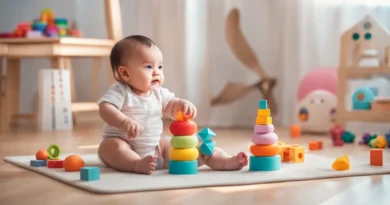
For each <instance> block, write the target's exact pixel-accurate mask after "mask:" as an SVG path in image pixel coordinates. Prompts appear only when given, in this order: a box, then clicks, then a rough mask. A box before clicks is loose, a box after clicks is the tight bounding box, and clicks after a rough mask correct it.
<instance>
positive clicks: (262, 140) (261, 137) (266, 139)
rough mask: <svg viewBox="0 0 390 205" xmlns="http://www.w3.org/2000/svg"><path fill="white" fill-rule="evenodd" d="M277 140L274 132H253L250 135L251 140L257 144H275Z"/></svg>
mask: <svg viewBox="0 0 390 205" xmlns="http://www.w3.org/2000/svg"><path fill="white" fill-rule="evenodd" d="M277 141H278V136H277V135H276V134H275V133H274V132H271V133H264V134H260V133H254V134H253V135H252V142H253V143H255V144H258V145H269V144H275V143H276V142H277Z"/></svg>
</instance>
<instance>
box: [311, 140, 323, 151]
mask: <svg viewBox="0 0 390 205" xmlns="http://www.w3.org/2000/svg"><path fill="white" fill-rule="evenodd" d="M320 149H322V142H321V141H310V142H309V150H320Z"/></svg>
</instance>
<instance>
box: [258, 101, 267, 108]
mask: <svg viewBox="0 0 390 205" xmlns="http://www.w3.org/2000/svg"><path fill="white" fill-rule="evenodd" d="M259 109H262V110H264V109H268V106H267V100H260V102H259Z"/></svg>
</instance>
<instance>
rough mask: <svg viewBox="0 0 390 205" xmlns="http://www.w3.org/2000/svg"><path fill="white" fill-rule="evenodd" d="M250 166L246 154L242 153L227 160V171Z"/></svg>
mask: <svg viewBox="0 0 390 205" xmlns="http://www.w3.org/2000/svg"><path fill="white" fill-rule="evenodd" d="M246 165H248V155H247V154H245V152H240V153H238V154H237V155H236V156H233V157H230V158H228V159H226V160H225V170H226V171H231V170H240V169H242V168H243V167H245V166H246Z"/></svg>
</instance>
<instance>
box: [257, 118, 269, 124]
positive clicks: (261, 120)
mask: <svg viewBox="0 0 390 205" xmlns="http://www.w3.org/2000/svg"><path fill="white" fill-rule="evenodd" d="M269 124H272V117H256V125H269Z"/></svg>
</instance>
